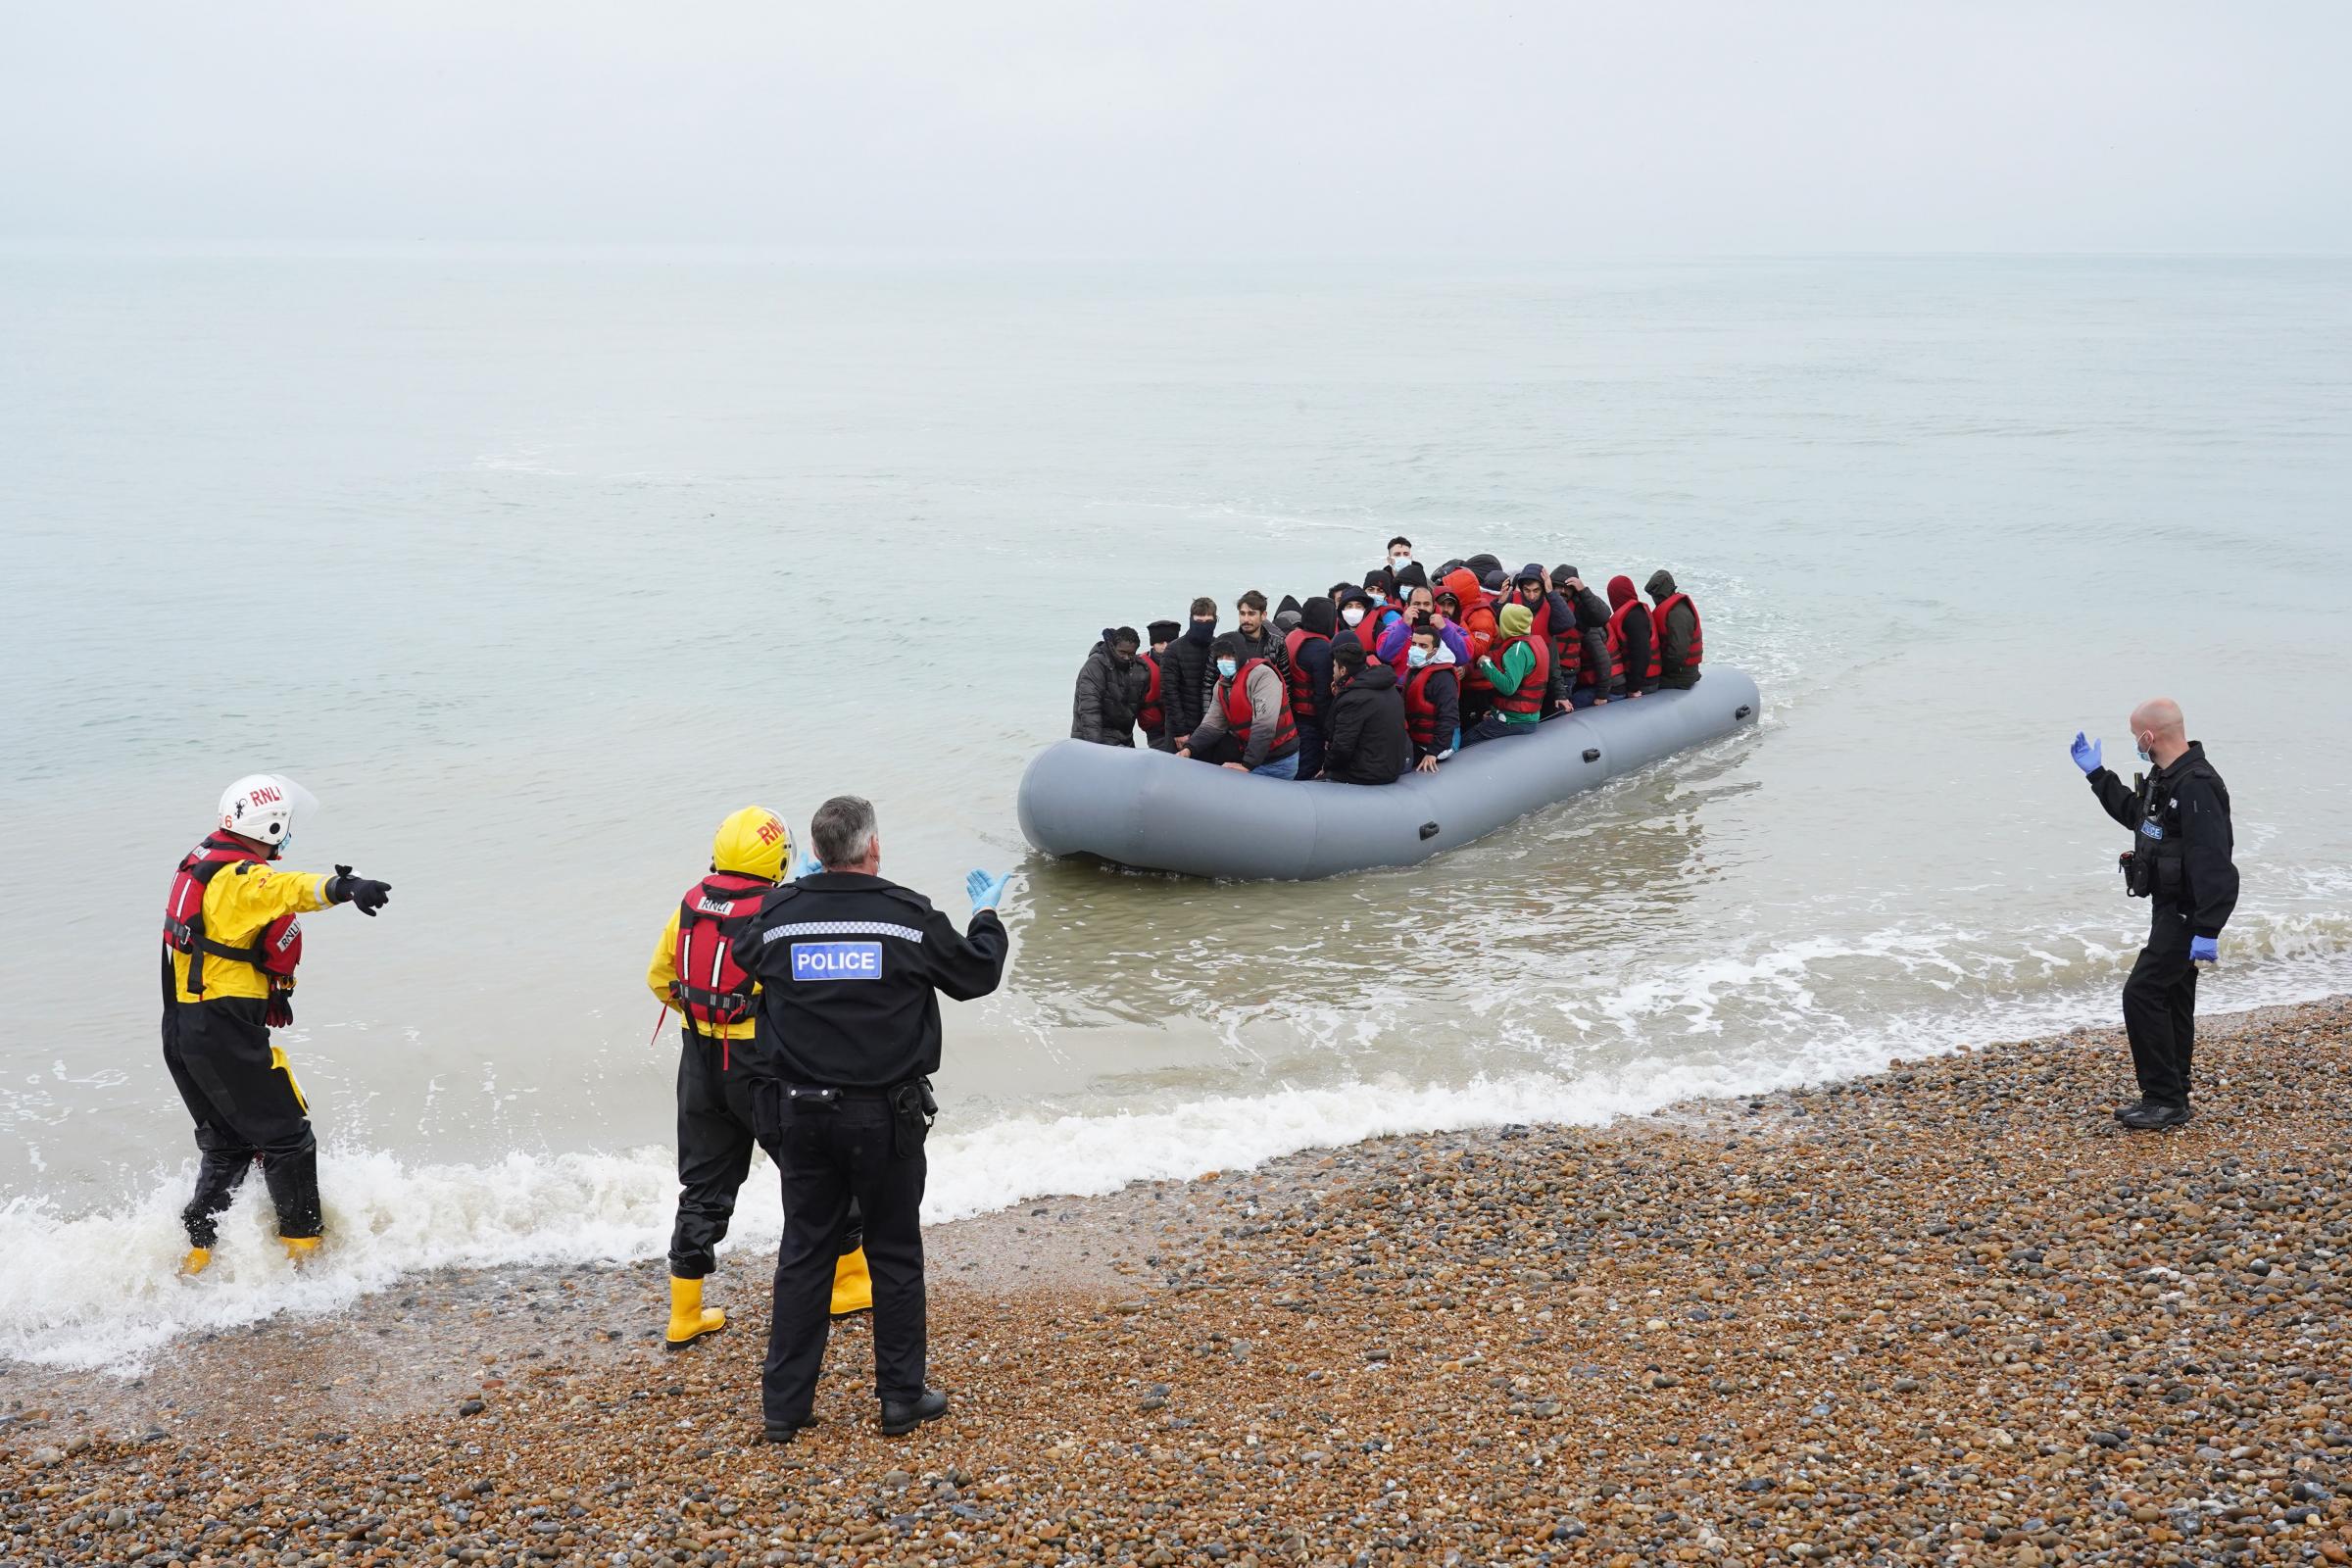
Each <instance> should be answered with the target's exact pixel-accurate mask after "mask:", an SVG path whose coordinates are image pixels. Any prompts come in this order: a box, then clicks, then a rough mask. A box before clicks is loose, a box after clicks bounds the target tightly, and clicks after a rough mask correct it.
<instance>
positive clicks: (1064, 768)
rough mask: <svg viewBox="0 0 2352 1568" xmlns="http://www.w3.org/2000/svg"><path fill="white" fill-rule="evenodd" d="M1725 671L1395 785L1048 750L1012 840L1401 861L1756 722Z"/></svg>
mask: <svg viewBox="0 0 2352 1568" xmlns="http://www.w3.org/2000/svg"><path fill="white" fill-rule="evenodd" d="M1762 710H1763V699H1762V698H1761V697H1760V696H1758V694H1757V692H1756V683H1755V682H1754V681H1753V680H1751V679H1749V678H1748V677H1747V676H1746V675H1743V674H1741V673H1740V671H1738V670H1736V669H1712V668H1711V669H1709V670H1708V671H1707V672H1706V673H1705V675H1704V676H1703V677H1702V678H1701V679H1700V681H1699V683H1698V684H1697V685H1696V686H1693V687H1692V688H1691V690H1689V691H1687V692H1676V691H1658V692H1652V693H1650V694H1649V695H1648V696H1646V697H1643V698H1642V699H1641V700H1639V701H1620V702H1614V703H1611V704H1609V705H1608V706H1607V707H1605V708H1588V709H1584V710H1582V711H1578V712H1575V713H1571V714H1567V715H1565V716H1562V717H1559V718H1552V719H1546V720H1544V723H1543V724H1542V725H1541V726H1539V727H1538V728H1537V731H1536V733H1535V734H1533V735H1522V736H1513V737H1511V738H1510V739H1508V740H1498V741H1489V742H1486V743H1485V744H1483V745H1479V746H1473V747H1471V748H1469V749H1468V750H1466V751H1464V752H1463V753H1461V754H1460V755H1459V756H1457V757H1455V758H1454V759H1453V760H1451V761H1448V762H1447V763H1446V765H1445V766H1443V767H1441V768H1439V769H1438V770H1437V771H1436V772H1435V773H1407V774H1406V775H1405V776H1404V777H1403V778H1401V779H1399V780H1397V782H1396V783H1394V784H1389V785H1382V786H1376V787H1366V786H1362V785H1355V784H1329V783H1320V782H1311V783H1300V782H1299V781H1297V780H1293V779H1277V778H1257V777H1254V776H1252V775H1250V774H1248V773H1236V772H1234V771H1232V770H1231V769H1229V768H1222V767H1211V766H1209V765H1208V764H1206V763H1204V762H1197V761H1194V760H1190V759H1187V758H1177V757H1173V756H1170V755H1168V754H1167V753H1164V752H1153V751H1147V750H1144V749H1141V748H1135V749H1130V748H1127V747H1124V746H1096V745H1091V744H1089V743H1088V742H1085V741H1060V742H1057V743H1055V744H1054V745H1052V746H1049V747H1047V748H1046V749H1045V750H1044V751H1042V752H1040V753H1038V754H1037V756H1036V758H1034V759H1033V760H1031V761H1030V763H1029V770H1028V771H1027V772H1026V773H1024V774H1022V775H1021V798H1020V811H1021V832H1022V834H1023V835H1024V836H1025V837H1026V838H1027V839H1028V840H1029V842H1030V843H1031V844H1032V845H1034V846H1035V847H1037V848H1038V849H1040V850H1043V851H1044V852H1045V853H1046V854H1048V855H1053V856H1067V855H1093V856H1098V857H1100V858H1103V859H1105V860H1112V861H1116V862H1117V863H1118V864H1120V865H1132V866H1140V867H1143V868H1145V869H1147V870H1153V871H1175V872H1178V873H1181V874H1182V875H1185V876H1209V877H1237V878H1245V879H1268V878H1275V879H1283V880H1291V881H1298V880H1303V879H1306V878H1310V877H1323V876H1338V875H1340V874H1342V873H1343V872H1348V871H1363V870H1368V869H1370V868H1371V867H1373V866H1380V865H1414V864H1417V863H1419V862H1420V861H1422V860H1426V859H1428V858H1430V857H1431V856H1433V855H1438V854H1442V853H1444V852H1445V851H1446V850H1450V849H1454V848H1456V847H1458V846H1460V845H1464V844H1468V843H1469V842H1470V841H1471V840H1473V839H1478V838H1484V837H1485V836H1486V835H1487V834H1489V833H1492V832H1494V831H1495V829H1496V828H1498V827H1501V826H1503V825H1504V824H1505V823H1508V822H1513V821H1516V820H1518V819H1519V818H1520V817H1522V816H1525V815H1527V814H1528V813H1529V812H1530V811H1538V810H1542V809H1544V807H1546V806H1550V805H1553V804H1554V803H1556V802H1559V801H1564V800H1566V799H1567V798H1568V797H1569V796H1571V795H1579V794H1582V793H1583V792H1584V791H1586V790H1589V789H1591V788H1593V786H1594V785H1596V784H1602V783H1606V782H1607V781H1608V780H1610V779H1613V778H1617V777H1620V776H1622V775H1624V774H1627V773H1630V772H1632V771H1633V770H1634V769H1636V768H1638V767H1642V766H1645V765H1647V764H1648V763H1650V762H1654V761H1656V760H1658V759H1659V758H1661V757H1665V756H1667V755H1669V754H1670V753H1674V752H1679V751H1683V750H1685V749H1686V748H1689V747H1692V746H1697V745H1700V744H1703V743H1704V742H1707V741H1711V740H1718V739H1721V738H1722V737H1723V736H1726V735H1729V734H1731V733H1733V732H1734V731H1735V730H1738V729H1740V728H1742V727H1743V726H1746V725H1750V724H1753V723H1755V722H1756V719H1757V717H1758V715H1759V714H1760V713H1761V711H1762Z"/></svg>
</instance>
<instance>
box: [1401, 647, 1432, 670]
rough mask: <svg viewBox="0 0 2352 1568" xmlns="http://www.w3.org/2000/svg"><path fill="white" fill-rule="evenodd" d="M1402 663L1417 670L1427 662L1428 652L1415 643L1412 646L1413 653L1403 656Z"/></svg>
mask: <svg viewBox="0 0 2352 1568" xmlns="http://www.w3.org/2000/svg"><path fill="white" fill-rule="evenodd" d="M1404 662H1406V663H1407V664H1410V665H1411V666H1412V667H1413V668H1415V669H1419V668H1420V667H1421V666H1422V665H1423V664H1426V663H1428V662H1429V650H1428V649H1426V648H1424V647H1422V646H1421V645H1420V644H1419V643H1415V644H1414V645H1413V651H1412V652H1411V653H1409V654H1407V655H1405V656H1404Z"/></svg>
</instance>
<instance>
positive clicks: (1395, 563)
mask: <svg viewBox="0 0 2352 1568" xmlns="http://www.w3.org/2000/svg"><path fill="white" fill-rule="evenodd" d="M1411 564H1413V553H1412V552H1411V551H1409V550H1399V551H1397V554H1395V555H1393V556H1391V557H1390V558H1389V569H1390V570H1391V571H1402V570H1403V569H1404V568H1405V567H1407V566H1409V565H1411Z"/></svg>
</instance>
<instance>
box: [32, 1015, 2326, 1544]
mask: <svg viewBox="0 0 2352 1568" xmlns="http://www.w3.org/2000/svg"><path fill="white" fill-rule="evenodd" d="M2348 1031H2352V1004H2347V1002H2346V1001H2345V1000H2342V999H2338V1000H2335V1001H2331V1002H2327V1003H2321V1004H2316V1005H2307V1006H2301V1007H2295V1008H2279V1009H2267V1010H2265V1011H2262V1012H2258V1013H2251V1014H2242V1015H2237V1016H2234V1017H2229V1018H2221V1019H2214V1020H2209V1021H2208V1022H2207V1023H2206V1024H2205V1025H2204V1026H2203V1034H2202V1038H2201V1040H2200V1045H2199V1051H2198V1060H2197V1073H2198V1079H2199V1091H2200V1092H2199V1099H2198V1107H2197V1108H2198V1114H2197V1119H2196V1120H2195V1121H2194V1122H2193V1123H2192V1124H2191V1125H2190V1126H2188V1127H2187V1128H2184V1129H2181V1130H2180V1131H2177V1132H2171V1133H2164V1134H2153V1135H2150V1134H2137V1135H2135V1134H2130V1133H2126V1132H2125V1131H2124V1130H2123V1129H2121V1128H2120V1127H2118V1126H2117V1125H2116V1123H2115V1122H2114V1121H2113V1119H2112V1118H2111V1115H2110V1111H2111V1108H2112V1107H2113V1106H2114V1104H2116V1103H2118V1102H2119V1101H2121V1100H2124V1099H2129V1098H2131V1097H2130V1095H2129V1094H2128V1093H2127V1090H2128V1086H2129V1081H2130V1073H2129V1056H2128V1054H2127V1052H2126V1048H2125V1046H2124V1043H2123V1040H2122V1038H2121V1034H2120V1031H2084V1032H2078V1033H2074V1034H2070V1035H2066V1036H2062V1037H2058V1038H2053V1039H2046V1040H2038V1041H2031V1042H2021V1043H2012V1044H2002V1045H1994V1046H1989V1047H1985V1048H1983V1049H1980V1050H1975V1051H1971V1052H1968V1053H1965V1054H1957V1055H1949V1056H1938V1057H1935V1058H1931V1059H1925V1060H1919V1061H1900V1062H1896V1063H1894V1064H1893V1065H1891V1066H1889V1067H1888V1068H1887V1070H1885V1071H1883V1072H1881V1073H1878V1074H1876V1075H1873V1076H1871V1077H1868V1078H1864V1079H1859V1080H1853V1081H1849V1082H1846V1083H1842V1084H1835V1085H1828V1086H1824V1087H1821V1088H1817V1089H1811V1090H1804V1091H1798V1092H1791V1093H1784V1094H1776V1095H1772V1096H1769V1097H1764V1098H1760V1099H1754V1100H1733V1101H1723V1102H1705V1103H1692V1104H1687V1105H1683V1106H1679V1107H1676V1108H1675V1109H1673V1110H1671V1111H1669V1112H1666V1113H1663V1114H1661V1115H1658V1116H1655V1117H1649V1118H1644V1119H1642V1120H1638V1121H1626V1122H1619V1123H1615V1124H1612V1125H1610V1126H1607V1127H1603V1128H1599V1129H1587V1128H1560V1127H1501V1128H1489V1129H1482V1130H1477V1131H1471V1132H1463V1133H1452V1134H1438V1135H1428V1136H1418V1137H1407V1138H1393V1139H1386V1140H1380V1141H1376V1142H1372V1143H1368V1144H1362V1145H1355V1146H1351V1147H1349V1148H1346V1149H1341V1150H1332V1151H1320V1152H1308V1153H1304V1154H1300V1155H1296V1156H1292V1157H1290V1158H1287V1159H1284V1160H1282V1161H1279V1162H1276V1163H1275V1164H1273V1165H1270V1166H1267V1167H1264V1168H1262V1169H1259V1170H1254V1171H1249V1172H1230V1173H1209V1174H1205V1175H1203V1176H1202V1177H1201V1179H1199V1180H1197V1181H1194V1182H1191V1183H1182V1184H1179V1183H1162V1184H1155V1185H1142V1186H1137V1187H1132V1188H1129V1189H1128V1190H1126V1191H1125V1192H1122V1193H1119V1194H1117V1195H1114V1196H1112V1197H1108V1198H1103V1199H1088V1200H1068V1201H1049V1202H1038V1203H1030V1204H1026V1205H1023V1206H1022V1207H1021V1208H1020V1209H1018V1210H1016V1211H1012V1212H1009V1213H1003V1214H996V1215H991V1216H987V1217H986V1218H983V1219H981V1220H977V1221H972V1222H966V1223H964V1224H959V1225H955V1226H948V1227H943V1228H941V1229H940V1230H939V1231H937V1232H935V1233H934V1235H933V1239H932V1242H933V1246H932V1252H933V1271H932V1272H933V1282H934V1284H933V1293H932V1303H931V1323H932V1331H931V1349H932V1381H933V1382H934V1384H936V1385H937V1386H939V1387H941V1388H943V1389H946V1390H947V1391H949V1392H950V1394H951V1395H952V1396H953V1397H954V1399H955V1405H954V1408H953V1410H952V1412H951V1413H950V1415H949V1416H948V1418H947V1419H945V1420H943V1421H940V1422H938V1423H936V1424H934V1425H931V1426H928V1427H925V1428H923V1429H922V1430H921V1431H920V1432H918V1433H917V1434H916V1435H914V1436H912V1437H908V1438H905V1439H897V1440H892V1439H885V1438H883V1437H882V1436H880V1434H879V1433H878V1431H877V1430H876V1429H875V1425H874V1401H873V1398H872V1389H871V1377H872V1373H871V1358H870V1348H871V1347H870V1341H869V1340H868V1338H867V1334H866V1330H865V1327H864V1325H863V1323H862V1322H861V1321H857V1320H853V1321H850V1322H848V1323H846V1324H844V1325H842V1326H841V1327H840V1328H839V1329H838V1331H837V1332H836V1334H835V1336H834V1342H833V1348H832V1351H831V1354H830V1357H829V1360H828V1366H827V1374H826V1379H825V1382H824V1383H823V1385H822V1387H821V1390H820V1394H819V1398H818V1404H817V1412H818V1415H819V1417H820V1423H821V1424H820V1425H818V1426H816V1427H815V1428H813V1429H810V1430H809V1431H808V1432H805V1433H803V1434H802V1435H801V1437H800V1439H799V1441H797V1442H795V1443H794V1444H792V1445H790V1446H770V1445H764V1444H762V1443H760V1441H759V1439H760V1425H759V1413H758V1401H757V1387H756V1385H757V1378H758V1372H759V1363H760V1353H761V1350H762V1348H763V1344H764V1337H765V1331H766V1321H765V1319H766V1313H765V1305H764V1301H763V1299H762V1297H763V1294H764V1286H765V1270H764V1268H763V1267H762V1265H761V1259H760V1257H759V1256H758V1255H757V1254H756V1253H754V1252H750V1251H737V1252H735V1253H733V1254H731V1255H729V1256H728V1257H727V1258H726V1259H725V1260H724V1261H723V1262H722V1264H721V1267H720V1270H719V1272H718V1274H717V1275H715V1276H714V1277H713V1279H712V1281H711V1299H712V1300H713V1301H714V1302H715V1303H717V1304H722V1305H724V1306H726V1307H727V1308H728V1310H729V1311H730V1313H731V1314H732V1316H733V1322H732V1323H731V1324H730V1326H729V1328H728V1329H727V1331H726V1332H725V1333H723V1334H721V1335H719V1336H717V1337H715V1338H713V1339H711V1340H708V1341H705V1342H703V1343H701V1344H698V1345H696V1346H694V1347H692V1348H689V1349H687V1350H685V1351H683V1352H680V1353H667V1352H665V1351H664V1350H663V1348H662V1346H661V1344H660V1342H659V1338H658V1333H659V1327H660V1323H661V1314H662V1307H663V1301H662V1272H661V1267H660V1265H659V1263H648V1264H642V1265H626V1266H615V1267H602V1268H599V1267H576V1268H565V1269H514V1270H497V1271H483V1272H480V1273H474V1274H445V1275H435V1276H430V1277H426V1278H421V1279H417V1280H415V1281H412V1282H411V1283H410V1285H409V1287H407V1288H404V1289H402V1290H399V1291H395V1292H388V1293H386V1294H384V1295H383V1296H380V1297H377V1298H373V1299H370V1300H368V1302H366V1303H363V1305H362V1306H360V1307H359V1308H356V1309H354V1310H352V1311H349V1312H347V1313H344V1314H341V1315H338V1316H336V1317H332V1318H308V1319H293V1318H287V1319H279V1320H276V1321H273V1322H270V1323H266V1324H263V1325H260V1326H258V1327H256V1328H254V1329H252V1330H249V1331H243V1332H238V1333H233V1334H221V1335H217V1336H209V1337H203V1338H199V1339H192V1340H189V1341H185V1342H182V1343H180V1344H178V1345H176V1346H174V1347H173V1348H172V1349H170V1350H169V1351H167V1352H166V1353H165V1354H164V1355H162V1356H160V1357H158V1358H157V1359H156V1361H155V1363H154V1364H153V1365H152V1366H151V1367H149V1368H148V1370H147V1371H146V1372H144V1373H143V1374H141V1375H139V1376H136V1377H123V1376H121V1375H116V1374H108V1373H94V1372H73V1373H68V1372H58V1371H50V1370H43V1369H40V1368H32V1367H25V1366H16V1367H11V1368H9V1369H7V1370H6V1371H5V1372H0V1563H17V1562H25V1563H52V1562H54V1563H69V1562H71V1563H83V1562H90V1563H97V1562H113V1563H166V1562H221V1563H227V1562H240V1563H256V1564H289V1565H290V1564H297V1563H409V1562H432V1561H455V1562H463V1563H495V1564H501V1565H510V1568H520V1565H525V1564H536V1563H548V1562H582V1563H612V1564H633V1563H658V1564H698V1565H700V1564H749V1563H760V1564H801V1563H821V1564H908V1565H912V1564H946V1563H966V1562H972V1563H979V1562H988V1563H997V1562H1020V1563H1037V1564H1062V1563H1094V1562H1110V1563H1137V1564H1143V1565H1147V1568H1160V1565H1166V1564H1175V1563H1184V1564H1204V1563H1222V1564H1227V1565H1242V1568H1250V1565H1269V1564H1275V1563H1282V1564H1350V1565H1353V1564H1364V1565H1369V1564H1432V1565H1454V1564H1464V1565H1473V1564H1501V1563H1606V1564H1615V1565H1633V1564H1650V1563H1710V1564H1752V1563H1821V1562H1854V1563H1913V1562H1926V1563H1985V1564H1994V1563H1997V1564H2015V1565H2019V1568H2027V1565H2034V1564H2045V1563H2127V1564H2145V1563H2175V1562H2179V1563H2191V1562H2193V1563H2215V1562H2221V1563H2234V1562H2245V1563H2256V1562H2263V1563H2270V1562H2284V1563H2302V1562H2328V1563H2342V1562H2347V1561H2352V1500H2348V1499H2347V1496H2346V1493H2347V1490H2352V1391H2348V1385H2347V1381H2346V1380H2347V1373H2348V1372H2352V1365H2348V1361H2352V1346H2348V1344H2347V1326H2348V1318H2347V1309H2348V1307H2352V1256H2348V1255H2347V1253H2348V1252H2352V1190H2348V1187H2347V1182H2346V1175H2347V1172H2348V1170H2352V1055H2348V1054H2347V1053H2346V1050H2345V1046H2346V1041H2347V1033H2348ZM760 1170H761V1172H762V1173H764V1171H765V1167H764V1166H762V1167H760ZM332 1179H333V1177H332V1172H331V1170H330V1171H329V1172H328V1173H327V1180H328V1182H329V1183H330V1184H331V1182H332ZM330 1245H331V1242H330ZM191 1288H200V1284H199V1285H197V1286H192V1287H191Z"/></svg>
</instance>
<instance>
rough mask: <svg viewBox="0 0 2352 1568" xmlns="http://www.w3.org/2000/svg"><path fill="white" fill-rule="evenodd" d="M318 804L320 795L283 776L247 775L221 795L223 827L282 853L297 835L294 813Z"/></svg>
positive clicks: (268, 774)
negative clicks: (287, 842) (287, 841)
mask: <svg viewBox="0 0 2352 1568" xmlns="http://www.w3.org/2000/svg"><path fill="white" fill-rule="evenodd" d="M318 804H319V799H318V797H317V796H315V795H313V794H312V793H311V792H310V791H309V790H306V789H304V788H303V787H302V786H301V785H299V784H297V783H295V782H294V781H293V780H292V779H290V778H288V777H286V776H285V775H284V774H282V773H248V774H246V775H245V776H244V777H243V778H241V779H239V780H237V781H236V782H235V783H234V784H231V785H230V786H229V787H228V788H227V789H226V790H225V791H223V792H222V793H221V827H222V828H223V829H225V830H226V831H228V832H230V833H234V834H236V835H238V836H239V837H240V838H248V839H254V840H256V841H258V842H260V843H263V844H270V845H274V846H276V847H277V848H278V849H281V850H282V849H284V848H285V847H286V840H288V839H290V838H292V837H293V836H294V816H295V812H296V811H297V810H308V809H311V808H314V807H316V806H317V805H318Z"/></svg>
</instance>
